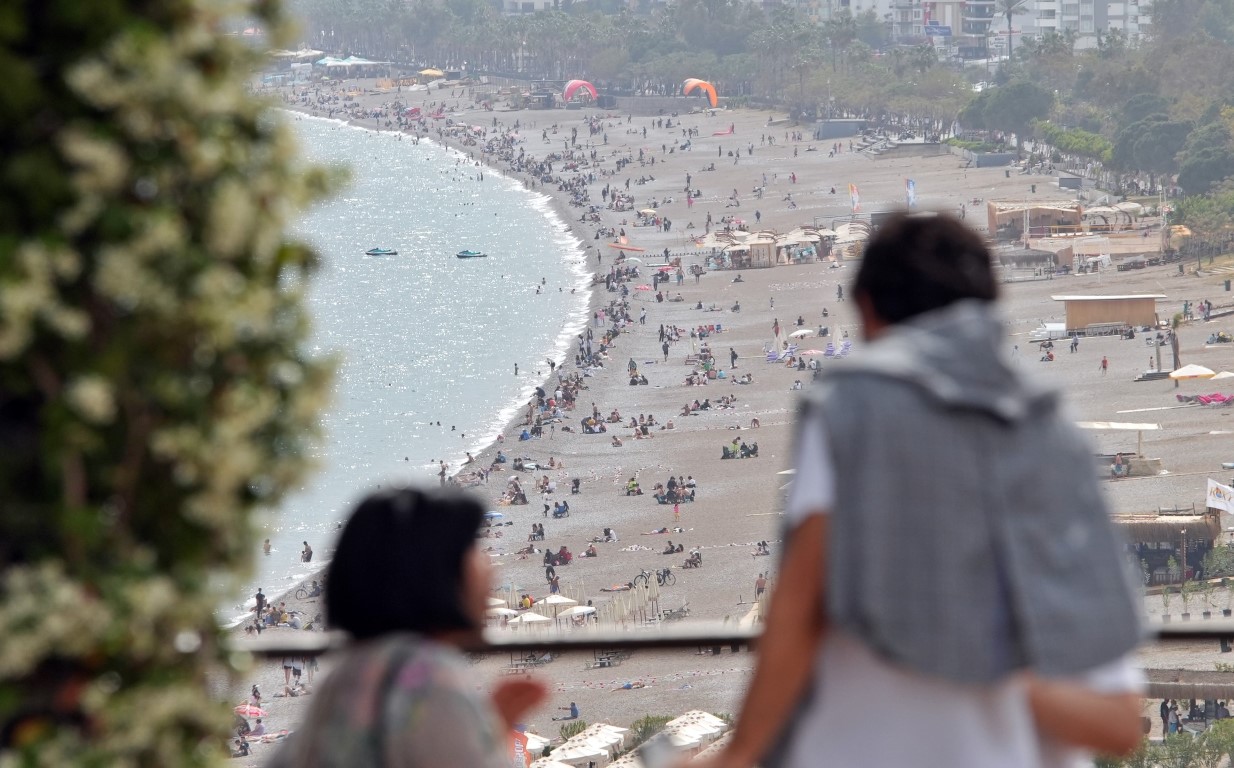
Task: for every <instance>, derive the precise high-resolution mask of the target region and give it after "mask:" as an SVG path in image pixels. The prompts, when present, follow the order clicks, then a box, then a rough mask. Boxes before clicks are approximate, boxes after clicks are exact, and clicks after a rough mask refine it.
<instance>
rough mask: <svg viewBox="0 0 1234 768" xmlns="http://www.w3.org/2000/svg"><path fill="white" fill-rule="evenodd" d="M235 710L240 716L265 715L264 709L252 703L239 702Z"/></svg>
mask: <svg viewBox="0 0 1234 768" xmlns="http://www.w3.org/2000/svg"><path fill="white" fill-rule="evenodd" d="M235 712H236V714H237V715H239V716H240V717H265V716H266V710H264V709H262V708H261V707H255V706H253V705H252V704H241V705H240V706H238V707H236V709H235Z"/></svg>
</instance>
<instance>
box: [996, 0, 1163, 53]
mask: <svg viewBox="0 0 1234 768" xmlns="http://www.w3.org/2000/svg"><path fill="white" fill-rule="evenodd" d="M1151 3H1152V0H1033V1H1032V2H1031V3H1029V6H1028V8H1027V9H1026V12H1025V13H1023V14H1017V15H1016V16H1014V17H1013V18H1012V29H1013V30H1014V31H1015V32H1016V33H1017V34H1016V38H1017V39H1018V38H1020V37H1038V36H1040V35H1043V34H1045V33H1046V32H1050V31H1053V32H1058V33H1060V34H1061V33H1063V32H1066V31H1068V30H1070V31H1071V32H1073V33H1075V35H1076V47H1077V48H1085V47H1092V46H1095V45H1096V44H1097V36H1098V35H1099V34H1102V35H1104V34H1106V33H1107V32H1110V31H1111V30H1118V31H1120V32H1122V33H1123V34H1125V35H1126V36H1127V39H1128V40H1132V41H1134V40H1137V39H1139V38H1140V36H1141V35H1143V34H1144V33H1145V32H1147V31H1148V27H1149V23H1150V19H1149V13H1150V10H1151ZM998 26H999V27H1001V30H1002V36H1003V37H1006V24H1005V23H1002V24H999V25H998Z"/></svg>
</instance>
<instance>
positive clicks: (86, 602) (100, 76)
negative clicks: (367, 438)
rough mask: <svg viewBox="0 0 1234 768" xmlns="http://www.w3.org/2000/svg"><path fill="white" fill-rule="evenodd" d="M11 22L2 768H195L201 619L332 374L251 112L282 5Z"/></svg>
mask: <svg viewBox="0 0 1234 768" xmlns="http://www.w3.org/2000/svg"><path fill="white" fill-rule="evenodd" d="M223 8H224V6H216V5H206V4H202V3H198V2H191V1H190V0H162V1H161V2H157V3H151V2H135V1H133V0H129V1H124V0H114V1H112V2H102V3H76V2H42V3H19V4H9V5H8V6H7V8H6V9H5V10H4V11H3V13H2V16H3V22H0V27H2V28H3V30H4V31H3V34H0V60H3V61H4V62H5V69H6V82H5V87H4V88H3V89H0V113H2V114H4V115H5V119H4V120H3V121H0V147H2V148H3V154H4V157H5V170H4V172H3V173H0V233H2V234H0V444H2V445H3V446H4V451H3V454H0V499H3V502H2V503H0V507H2V508H0V637H3V638H4V640H3V642H0V723H5V724H6V726H18V725H20V727H19V728H17V729H16V730H14V731H12V732H10V733H8V734H6V735H9V736H13V737H14V738H15V741H14V742H10V743H9V744H8V745H7V747H6V750H7V751H6V753H5V754H3V755H0V762H2V763H4V764H6V765H14V766H16V765H29V766H35V765H38V766H51V765H60V766H136V767H139V768H140V767H144V766H206V765H219V764H221V761H220V760H219V758H222V757H225V753H224V746H225V743H226V734H227V732H228V729H229V728H230V726H231V722H232V716H231V713H230V711H229V706H228V705H227V704H225V703H223V702H219V703H218V704H210V703H209V696H210V695H209V693H208V691H207V686H206V681H205V676H206V674H207V672H208V671H215V672H217V671H218V670H221V669H227V668H230V663H229V659H228V657H227V655H226V654H225V652H224V651H223V647H222V642H221V639H222V638H221V635H220V630H219V628H218V625H217V623H216V621H215V618H214V610H215V608H216V607H217V606H218V605H219V604H220V602H221V600H222V599H223V597H224V595H227V594H228V593H229V592H230V590H231V589H234V587H235V585H234V583H232V582H230V579H222V582H223V583H222V584H221V585H220V583H219V582H220V579H219V578H218V577H219V576H220V575H223V576H229V575H234V574H239V573H241V572H243V571H244V570H245V569H246V568H247V566H248V564H249V557H250V554H251V542H252V541H253V540H254V528H253V519H252V516H251V513H252V511H253V509H254V508H255V507H257V506H265V507H268V506H270V505H272V504H275V503H277V502H278V501H279V499H280V498H281V497H282V496H283V495H284V493H286V491H287V490H288V489H289V488H294V487H298V485H299V484H300V482H301V480H302V479H303V477H304V474H305V471H306V468H307V461H306V454H307V452H308V450H309V448H310V446H311V443H312V442H313V437H312V436H313V435H314V432H315V428H316V414H317V412H318V410H319V408H320V406H321V404H322V402H323V398H324V395H325V383H326V379H327V378H328V370H327V369H328V366H324V365H323V364H322V363H321V362H319V361H314V360H312V359H310V358H308V357H307V356H306V354H305V352H304V347H305V339H306V335H307V326H308V321H307V317H306V314H305V310H304V306H303V301H302V293H303V291H304V290H305V283H306V278H307V276H308V274H309V272H310V271H311V267H312V265H313V263H314V258H313V255H312V254H311V253H310V252H309V251H307V250H306V249H304V248H302V247H300V246H297V245H293V244H290V243H287V242H286V241H285V239H284V235H283V227H284V225H285V223H286V218H287V217H288V216H289V215H293V214H294V212H295V209H296V208H297V207H298V206H302V205H304V204H306V203H307V202H308V201H309V200H310V199H311V198H313V197H315V196H316V193H318V192H320V191H321V190H322V189H323V188H324V187H325V186H326V180H325V178H324V177H323V176H322V175H321V174H319V173H317V172H310V173H309V174H308V175H305V172H304V171H302V170H296V168H295V167H294V165H293V160H292V159H291V158H293V156H294V146H293V143H292V142H291V139H290V137H289V135H288V133H287V129H286V128H285V127H283V126H282V125H280V124H279V122H278V121H277V120H276V119H275V118H274V117H273V116H272V115H270V113H269V111H268V105H267V104H266V103H265V102H264V101H262V100H259V99H257V98H255V97H253V96H252V95H250V94H249V93H248V91H247V89H246V86H247V84H248V82H249V79H250V78H251V76H252V73H253V71H254V70H255V69H257V68H258V67H260V66H261V65H262V64H263V61H262V56H261V52H260V51H258V50H257V48H256V47H255V46H253V45H251V44H250V43H248V42H247V41H246V40H245V39H243V38H241V37H240V36H238V35H231V34H227V33H226V30H228V29H234V28H236V27H237V26H239V25H241V24H250V25H252V24H256V25H259V26H260V27H261V28H262V29H263V30H265V32H266V34H267V35H268V37H269V39H270V41H271V42H272V43H274V44H277V45H287V44H288V43H289V36H288V34H287V29H286V24H285V23H286V19H285V18H284V17H283V16H282V15H281V12H280V11H279V6H278V4H277V3H256V4H253V5H251V6H246V8H247V11H248V12H249V13H250V14H252V15H250V16H248V17H247V18H245V19H241V18H236V17H232V16H229V15H227V14H226V13H225V11H224V10H223Z"/></svg>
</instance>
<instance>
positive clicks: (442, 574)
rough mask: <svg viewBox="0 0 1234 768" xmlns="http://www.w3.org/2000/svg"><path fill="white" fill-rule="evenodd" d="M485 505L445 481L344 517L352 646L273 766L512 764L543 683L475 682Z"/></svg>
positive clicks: (334, 575)
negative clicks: (520, 727) (442, 486)
mask: <svg viewBox="0 0 1234 768" xmlns="http://www.w3.org/2000/svg"><path fill="white" fill-rule="evenodd" d="M483 514H484V509H483V507H481V506H480V505H479V504H477V503H476V502H475V501H473V500H471V499H470V498H467V497H465V496H461V495H457V494H452V493H448V492H445V491H440V492H439V491H419V490H410V489H403V490H394V491H382V492H380V493H376V494H373V495H371V496H369V497H368V498H366V499H364V501H362V502H361V503H360V505H359V506H358V507H357V508H356V511H355V512H354V513H352V516H351V519H350V520H348V522H347V525H346V526H345V527H344V528H343V532H342V535H341V536H340V537H339V541H338V546H337V547H336V549H335V553H334V559H333V560H332V561H331V563H330V567H329V571H328V573H327V580H328V582H329V584H330V589H329V590H328V591H327V592H326V611H327V614H328V616H329V621H330V624H331V625H332V626H334V627H337V628H338V629H340V630H343V631H345V632H347V633H349V634H350V635H351V636H352V639H353V640H354V645H352V646H351V647H350V648H349V649H347V650H345V651H343V652H342V653H341V654H340V655H339V658H338V659H337V660H336V661H337V663H336V665H335V669H334V672H333V674H331V675H330V677H329V679H327V680H326V682H325V683H324V684H323V685H322V686H321V688H320V689H319V690H318V691H317V694H316V695H315V696H314V701H313V706H312V708H311V709H310V710H309V713H308V716H307V717H306V719H305V722H304V724H303V725H302V727H301V728H300V730H299V733H298V734H297V735H296V736H295V737H293V738H292V739H291V740H289V741H288V742H287V744H286V745H285V746H284V747H283V749H282V750H280V751H279V752H278V753H277V754H276V755H275V756H274V759H273V760H271V761H270V763H269V764H268V765H269V767H270V768H284V767H286V766H295V768H315V767H319V768H334V767H335V766H337V767H338V768H342V767H343V766H347V767H348V768H386V767H387V766H389V767H393V766H398V768H422V767H428V766H444V765H449V766H459V767H460V768H490V767H491V768H504V767H505V766H507V765H508V760H507V757H506V755H507V749H506V744H505V742H504V739H505V735H506V733H508V731H509V727H510V725H511V724H513V723H514V722H515V721H516V720H517V719H519V718H520V717H521V716H522V715H523V713H525V712H526V711H527V710H528V709H530V708H531V707H534V706H535V705H536V704H537V703H538V702H539V701H540V700H541V699H543V697H544V694H545V690H544V688H543V686H542V685H541V684H539V683H536V682H532V681H519V682H514V683H505V684H502V685H500V686H499V687H498V688H497V689H496V690H495V691H494V692H493V694H492V696H491V698H490V697H486V696H483V695H481V694H480V693H478V692H477V690H476V685H475V683H474V681H472V680H471V676H470V673H469V671H468V663H467V660H466V658H465V657H464V656H463V655H462V653H461V652H460V650H459V648H460V646H463V645H465V644H466V643H467V642H468V641H470V640H474V639H475V638H476V637H478V635H479V632H480V628H481V627H482V626H483V624H484V612H485V608H486V605H485V598H486V596H487V595H488V593H489V590H490V577H491V565H490V563H489V559H488V556H487V555H486V554H484V553H483V552H482V551H481V550H480V548H479V547H478V546H477V545H476V534H477V532H478V531H479V528H480V523H481V520H482V518H483Z"/></svg>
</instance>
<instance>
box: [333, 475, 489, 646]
mask: <svg viewBox="0 0 1234 768" xmlns="http://www.w3.org/2000/svg"><path fill="white" fill-rule="evenodd" d="M483 515H484V510H483V508H482V507H481V506H480V505H479V504H478V503H477V502H476V501H474V500H473V499H471V498H469V497H467V496H463V495H461V494H457V493H447V492H444V491H423V490H413V489H410V488H404V489H401V490H392V491H381V492H378V493H374V494H372V495H370V496H368V497H367V498H365V499H364V500H363V501H361V502H360V505H359V506H358V507H356V511H355V512H353V513H352V515H351V518H350V519H349V520H348V521H347V524H346V525H345V526H344V527H343V533H342V534H341V535H340V536H339V540H338V546H337V548H336V549H335V552H334V557H333V559H332V560H331V562H330V567H329V571H328V573H327V579H328V580H327V584H328V587H327V589H326V601H325V602H326V615H327V616H328V617H329V619H330V623H331V624H332V625H333V626H336V627H338V628H339V629H342V630H344V631H346V632H349V633H351V635H353V636H354V637H355V638H357V639H367V638H371V637H376V636H378V635H383V634H387V633H390V632H421V633H436V632H443V631H450V630H460V629H464V630H465V629H476V628H477V627H476V623H475V621H474V620H473V619H471V618H469V617H468V616H467V614H466V612H465V611H464V609H463V607H462V599H463V594H462V591H463V590H462V577H463V558H464V556H465V555H466V554H467V552H468V550H470V549H471V548H472V547H474V546H476V533H477V532H478V531H479V529H480V522H481V520H482V518H483Z"/></svg>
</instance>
